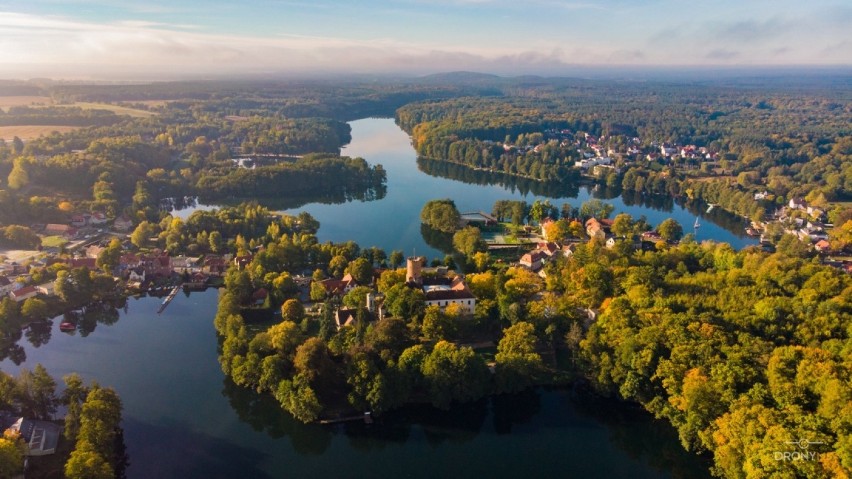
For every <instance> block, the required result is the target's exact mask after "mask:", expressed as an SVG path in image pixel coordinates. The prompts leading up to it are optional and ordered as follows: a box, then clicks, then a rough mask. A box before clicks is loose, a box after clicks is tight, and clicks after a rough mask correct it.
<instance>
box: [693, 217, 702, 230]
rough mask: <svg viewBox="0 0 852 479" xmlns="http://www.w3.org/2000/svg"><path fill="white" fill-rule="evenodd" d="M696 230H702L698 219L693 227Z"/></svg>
mask: <svg viewBox="0 0 852 479" xmlns="http://www.w3.org/2000/svg"><path fill="white" fill-rule="evenodd" d="M692 227H693V228H694V229H698V228H701V223H699V222H698V218H695V224H694V225H692Z"/></svg>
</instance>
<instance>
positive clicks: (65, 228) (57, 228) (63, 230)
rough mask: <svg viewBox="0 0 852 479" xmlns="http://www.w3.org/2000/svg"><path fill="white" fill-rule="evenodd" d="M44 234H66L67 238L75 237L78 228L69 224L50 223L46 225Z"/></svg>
mask: <svg viewBox="0 0 852 479" xmlns="http://www.w3.org/2000/svg"><path fill="white" fill-rule="evenodd" d="M44 234H45V235H47V236H64V237H66V238H73V237H74V236H77V229H76V228H74V227H73V226H69V225H60V224H57V223H49V224H47V225H46V226H45V227H44Z"/></svg>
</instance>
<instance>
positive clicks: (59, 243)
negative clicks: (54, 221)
mask: <svg viewBox="0 0 852 479" xmlns="http://www.w3.org/2000/svg"><path fill="white" fill-rule="evenodd" d="M67 243H68V240H67V239H65V238H63V237H62V236H45V237H43V238H42V239H41V245H42V246H44V247H45V248H61V247H63V246H65V245H66V244H67Z"/></svg>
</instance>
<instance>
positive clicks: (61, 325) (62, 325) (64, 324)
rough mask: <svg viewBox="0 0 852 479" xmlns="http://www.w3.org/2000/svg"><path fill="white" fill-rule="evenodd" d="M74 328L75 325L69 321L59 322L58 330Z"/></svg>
mask: <svg viewBox="0 0 852 479" xmlns="http://www.w3.org/2000/svg"><path fill="white" fill-rule="evenodd" d="M75 329H77V325H76V324H74V323H72V322H71V321H63V322H61V323H59V330H60V331H74V330H75Z"/></svg>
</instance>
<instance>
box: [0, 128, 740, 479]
mask: <svg viewBox="0 0 852 479" xmlns="http://www.w3.org/2000/svg"><path fill="white" fill-rule="evenodd" d="M352 127H353V131H352V136H353V142H352V144H350V145H349V146H347V147H346V149H345V150H344V153H345V154H348V155H352V156H363V157H365V158H366V159H368V161H370V162H376V163H382V164H383V165H384V167H385V168H386V169H387V172H388V188H387V195H386V196H385V197H384V198H382V199H381V200H378V201H373V202H349V203H345V204H340V205H323V204H316V203H315V204H307V205H305V206H304V207H303V208H300V209H299V210H307V211H309V212H310V213H311V214H313V215H314V216H315V217H316V218H317V219H319V221H320V222H321V224H322V226H321V228H320V231H319V236H320V238H321V239H323V240H334V241H346V240H350V239H351V240H355V241H357V242H359V243H360V244H361V245H362V246H371V245H376V246H380V247H382V248H385V249H386V250H388V251H390V250H393V249H401V250H405V251H406V252H409V251H413V250H414V249H415V248H416V250H417V253H418V254H428V255H433V256H443V253H441V252H438V251H437V250H434V249H432V248H431V247H429V246H428V245H427V244H426V243H425V242H424V240H423V238H422V236H421V233H420V227H419V212H420V208H421V207H422V205H423V203H425V202H426V201H427V200H429V199H433V198H444V197H449V198H453V199H454V200H455V201H456V203H457V205H458V206H459V208H460V209H461V210H462V211H466V210H486V211H490V209H491V205H492V204H493V202H494V201H495V200H497V199H508V198H518V199H526V200H527V201H533V200H534V199H535V198H545V197H547V198H551V199H552V200H563V199H564V200H565V201H568V202H571V203H572V204H575V205H579V203H580V202H582V201H583V200H585V199H587V198H589V197H591V196H592V195H594V194H601V195H604V196H607V195H608V194H607V193H606V192H596V191H589V190H588V189H585V188H577V187H576V186H572V185H564V186H558V187H556V188H555V189H554V187H552V186H551V187H547V189H546V191H545V190H543V188H544V186H543V185H540V184H530V183H528V182H523V181H517V180H516V179H512V178H506V177H500V176H488V177H483V176H481V175H477V174H473V173H472V172H470V171H454V170H451V169H450V170H447V169H444V170H441V169H440V168H436V167H435V166H434V165H432V166H430V165H423V164H422V163H420V165H421V167H424V168H428V169H430V171H431V172H432V173H433V174H434V175H435V176H433V175H430V174H427V173H425V172H423V171H421V170H420V169H418V164H419V163H418V162H417V161H416V160H415V156H414V151H413V149H412V148H411V146H410V144H409V140H408V137H407V136H406V135H405V134H404V133H403V132H402V131H401V130H399V128H397V127H396V125H395V124H394V123H393V121H392V120H386V119H368V120H360V121H355V122H352ZM454 178H455V179H454ZM572 195H573V196H572ZM608 201H611V202H612V203H613V204H614V205H615V206H616V211H627V212H629V213H631V214H633V215H634V216H637V217H638V216H639V215H641V214H644V215H646V216H647V217H648V219H649V221H651V222H652V223H658V222H659V221H662V219H664V218H666V217H669V216H671V217H674V218H676V219H678V220H679V221H680V222H681V223H682V224H684V225H691V224H692V222H693V221H694V218H695V214H696V211H695V210H694V209H693V210H690V209H688V208H685V207H683V206H680V205H677V204H674V203H672V202H671V201H669V202H668V204H666V202H665V200H664V199H661V201H662V203H653V202H650V203H649V202H648V201H647V200H646V199H642V198H638V199H636V198H634V199H633V200H630V199H624V198H611V199H609V200H608ZM561 202H562V201H558V202H556V203H557V204H561ZM201 207H202V208H203V207H204V206H201ZM191 210H192V208H190V209H185V210H183V211H181V212H180V214H181V215H182V216H186V215H188V214H189V213H190V212H191ZM714 213H715V212H714ZM702 218H703V216H702ZM711 220H713V221H711ZM701 221H702V223H703V224H704V225H703V226H702V228H701V229H700V233H699V239H701V238H703V237H705V235H706V237H712V238H714V239H717V240H720V241H729V242H731V243H732V244H734V245H735V246H742V245H744V244H747V243H748V240H746V239H743V237H742V236H739V235H737V232H736V228H734V227H733V226H730V225H728V227H727V228H726V227H725V226H724V225H725V224H726V223H725V222H726V221H727V222H729V223H730V224H735V223H736V222H737V221H739V220H738V219H736V218H733V219H732V218H729V217H725V216H721V217H715V216H714V217H711V218H708V219H706V220H704V219H702V220H701ZM714 221H715V222H714ZM216 298H217V292H216V291H215V290H208V291H205V292H201V293H192V294H191V295H186V294H179V295H178V296H177V297H176V298H175V300H174V301H173V302H172V303H171V304H170V305H169V307H168V308H167V309H166V310H165V311H164V312H163V313H162V314H156V311H157V309H158V307H159V305H160V299H158V298H151V297H143V298H130V299H128V300H127V303H126V306H125V307H124V308H123V309H121V310H119V311H118V312H117V314H103V315H102V316H99V317H103V318H108V321H107V322H109V323H112V324H106V323H97V322H95V321H94V320H92V322H91V323H92V324H90V326H89V327H88V330H89V331H88V334H87V335H86V336H82V335H81V334H80V333H79V332H77V333H75V334H67V333H63V332H60V331H59V329H58V324H59V322H60V321H59V320H58V319H54V320H53V325H52V327H51V329H50V330H49V334H41V335H40V339H39V341H35V342H36V343H37V344H41V345H40V346H38V347H35V346H33V345H32V344H31V343H30V342H28V341H27V339H22V340H21V342H20V344H21V346H22V347H23V351H24V353H25V355H26V360H25V361H24V362H23V363H22V364H21V367H27V368H32V367H33V366H34V365H35V364H36V363H41V364H43V365H44V366H45V367H46V368H47V369H48V371H49V372H50V373H51V374H52V375H54V377H57V378H59V377H61V376H62V375H64V374H68V373H70V372H75V371H76V372H78V373H80V374H81V375H82V376H83V377H84V378H85V379H86V380H87V381H89V380H97V381H98V382H99V383H100V384H102V385H105V386H113V387H115V389H116V390H117V391H118V393H119V394H120V395H121V398H122V400H123V402H124V421H123V426H124V429H125V441H126V445H127V451H128V454H129V456H130V462H131V465H130V467H129V469H128V471H127V472H128V477H130V478H155V477H156V478H196V477H198V478H277V477H324V478H326V477H339V478H349V477H351V478H362V477H411V478H420V477H423V478H433V477H488V478H502V477H512V478H516V477H519V476H521V477H524V476H526V477H566V478H572V477H576V478H598V477H599V478H619V477H631V478H705V477H709V475H708V473H707V467H708V463H707V462H706V460H705V459H703V458H699V457H696V456H693V455H691V454H689V453H687V452H685V451H684V450H683V449H682V448H681V446H680V444H679V442H678V440H677V435H676V433H675V431H674V430H673V429H672V428H671V427H670V426H668V425H667V424H666V423H664V422H662V421H656V420H654V419H653V418H651V417H650V416H649V415H648V414H646V413H644V412H643V411H641V410H639V409H638V408H637V407H636V406H635V405H629V404H622V403H617V402H613V401H611V400H605V399H602V398H599V397H596V396H593V395H590V394H588V393H583V392H580V391H573V390H566V389H549V390H545V389H539V390H535V391H529V392H527V393H524V394H519V395H512V396H496V397H492V398H488V399H485V400H481V401H478V402H476V403H473V404H469V405H463V406H457V407H454V408H453V409H451V410H450V411H438V410H435V409H433V408H431V407H428V406H410V407H407V408H404V409H402V410H400V411H394V412H392V413H388V414H386V415H385V416H383V417H381V418H379V419H378V420H377V422H376V423H375V424H372V425H364V424H361V423H347V424H341V425H336V426H320V425H304V424H301V423H298V422H297V421H295V420H293V419H292V418H291V417H290V416H289V415H288V414H287V413H285V412H283V411H282V410H281V409H280V408H279V407H278V405H277V404H276V403H275V401H274V399H272V398H271V397H270V396H266V395H258V394H255V393H254V392H252V391H249V390H245V389H241V388H238V387H236V386H234V385H233V384H232V383H231V382H230V381H229V380H227V379H226V378H225V377H224V375H223V373H222V372H221V370H220V368H219V364H218V361H217V348H218V339H217V336H216V332H215V330H214V328H213V316H214V314H215V310H216ZM113 313H115V312H113ZM116 318H117V321H116V320H115V319H116ZM92 326H93V329H92ZM0 368H2V369H3V370H4V371H6V372H8V373H12V374H14V373H16V372H17V371H18V370H19V367H18V366H16V365H15V364H13V363H12V362H11V361H9V360H6V361H4V362H2V363H0Z"/></svg>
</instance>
